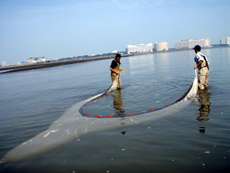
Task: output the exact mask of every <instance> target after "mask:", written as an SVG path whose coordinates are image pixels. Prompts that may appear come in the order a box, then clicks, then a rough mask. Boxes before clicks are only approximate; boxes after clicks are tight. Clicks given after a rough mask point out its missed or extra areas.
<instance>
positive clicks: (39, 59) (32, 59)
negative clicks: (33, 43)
mask: <svg viewBox="0 0 230 173" xmlns="http://www.w3.org/2000/svg"><path fill="white" fill-rule="evenodd" d="M27 62H28V63H37V62H46V59H45V57H29V58H27Z"/></svg>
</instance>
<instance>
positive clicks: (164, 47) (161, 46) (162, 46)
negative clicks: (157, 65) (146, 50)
mask: <svg viewBox="0 0 230 173" xmlns="http://www.w3.org/2000/svg"><path fill="white" fill-rule="evenodd" d="M154 49H155V50H156V51H164V50H169V44H168V42H161V43H155V44H154Z"/></svg>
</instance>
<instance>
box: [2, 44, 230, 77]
mask: <svg viewBox="0 0 230 173" xmlns="http://www.w3.org/2000/svg"><path fill="white" fill-rule="evenodd" d="M226 47H230V46H215V47H207V48H202V49H214V48H226ZM188 50H192V49H179V50H175V49H174V50H168V51H161V52H146V53H134V54H124V55H122V57H130V56H136V55H146V54H158V53H169V52H178V51H188ZM112 58H114V55H104V56H103V55H102V56H97V57H94V56H92V57H87V58H73V59H70V60H61V61H60V60H59V61H50V62H42V63H36V64H22V65H12V66H5V67H0V74H5V73H12V72H19V71H26V70H33V69H39V68H48V67H55V66H61V65H68V64H75V63H82V62H89V61H97V60H105V59H112Z"/></svg>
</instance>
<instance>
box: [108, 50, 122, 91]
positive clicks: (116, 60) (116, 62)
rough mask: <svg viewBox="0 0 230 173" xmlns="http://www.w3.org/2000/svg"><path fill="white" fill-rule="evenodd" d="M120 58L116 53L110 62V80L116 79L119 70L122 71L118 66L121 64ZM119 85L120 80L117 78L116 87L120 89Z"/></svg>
mask: <svg viewBox="0 0 230 173" xmlns="http://www.w3.org/2000/svg"><path fill="white" fill-rule="evenodd" d="M120 60H121V55H120V54H116V56H115V58H114V60H113V61H112V62H111V65H110V71H111V80H112V82H113V81H114V80H115V79H116V77H117V75H120V72H121V71H122V69H121V68H120V65H121V62H120ZM120 87H121V81H120V79H119V81H118V83H117V88H118V89H120Z"/></svg>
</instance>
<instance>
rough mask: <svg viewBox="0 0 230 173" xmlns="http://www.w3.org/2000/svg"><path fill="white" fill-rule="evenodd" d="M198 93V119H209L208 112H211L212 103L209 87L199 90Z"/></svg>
mask: <svg viewBox="0 0 230 173" xmlns="http://www.w3.org/2000/svg"><path fill="white" fill-rule="evenodd" d="M198 95H199V98H198V100H199V103H200V104H199V107H198V108H199V109H198V110H199V113H198V115H197V120H198V121H202V122H204V121H208V120H209V118H208V114H209V113H210V105H211V102H210V93H209V92H208V90H207V89H205V90H199V92H198Z"/></svg>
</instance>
